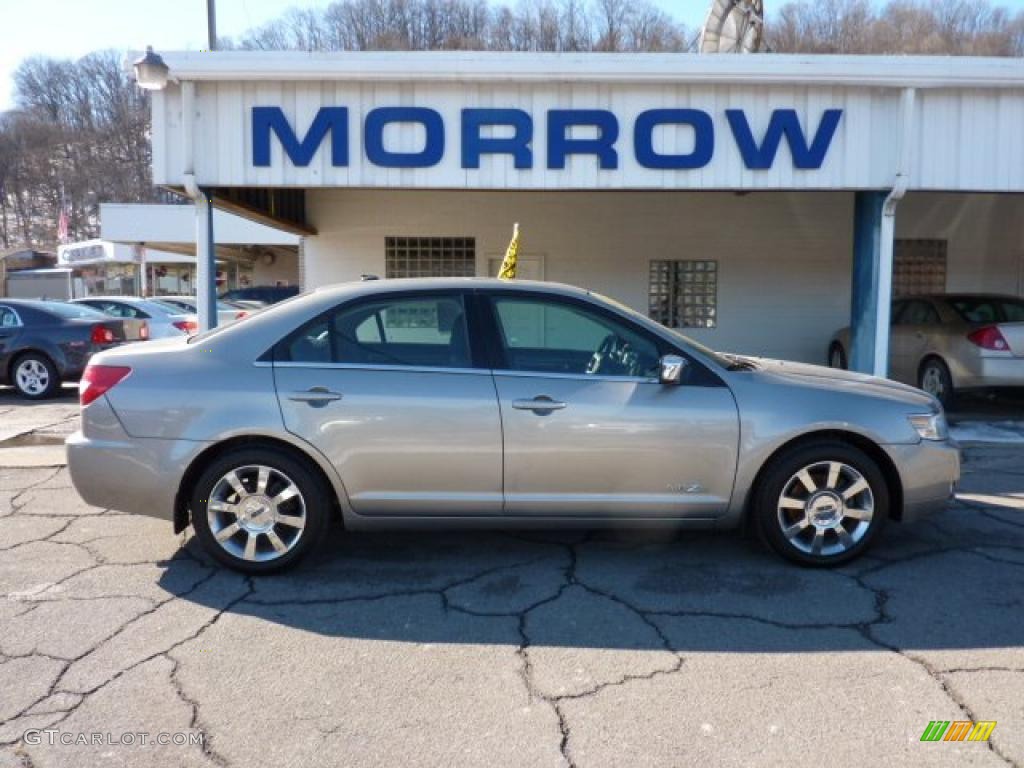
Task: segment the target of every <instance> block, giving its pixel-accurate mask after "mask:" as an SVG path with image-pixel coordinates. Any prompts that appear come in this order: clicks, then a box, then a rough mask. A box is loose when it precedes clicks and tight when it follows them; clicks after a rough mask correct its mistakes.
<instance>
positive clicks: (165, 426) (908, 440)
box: [68, 279, 960, 573]
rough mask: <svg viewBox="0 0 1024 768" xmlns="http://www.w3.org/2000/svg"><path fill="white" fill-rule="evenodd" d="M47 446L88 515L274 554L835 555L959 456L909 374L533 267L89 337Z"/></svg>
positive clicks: (278, 560)
mask: <svg viewBox="0 0 1024 768" xmlns="http://www.w3.org/2000/svg"><path fill="white" fill-rule="evenodd" d="M83 382H84V383H83V385H82V388H81V399H82V431H81V432H78V433H76V434H75V435H73V436H72V437H71V438H70V439H69V440H68V461H69V466H70V469H71V475H72V478H73V480H74V483H75V486H76V487H77V489H78V491H79V492H80V493H81V494H82V496H83V497H84V499H85V500H86V501H87V502H88V503H90V504H93V505H96V506H100V507H109V508H114V509H119V510H124V511H126V512H134V513H138V514H143V515H153V516H156V517H160V518H165V519H167V520H169V521H172V523H173V527H174V530H175V531H181V530H182V529H184V528H185V527H186V526H188V525H189V524H191V525H192V526H193V528H194V529H195V533H196V536H197V537H198V539H199V540H200V541H201V542H202V544H203V545H204V546H205V547H206V548H208V550H209V551H210V552H211V553H212V554H213V555H214V556H215V557H216V558H218V559H219V560H220V561H221V562H223V563H225V564H227V565H228V566H231V567H233V568H236V569H238V570H241V571H246V572H250V573H260V572H267V571H272V570H277V569H280V568H283V567H286V566H290V565H292V564H294V563H296V562H297V561H299V560H300V559H301V558H302V557H303V556H304V555H306V554H307V553H308V552H309V551H310V550H311V549H312V548H313V547H314V546H315V545H316V544H317V542H318V541H319V540H320V539H321V538H322V535H323V533H324V531H325V529H326V528H327V526H328V524H329V523H330V522H331V521H332V520H334V519H340V521H341V523H342V524H343V525H344V526H345V527H346V528H347V529H350V530H356V529H370V528H399V527H404V528H408V527H413V526H420V527H454V526H474V527H482V526H503V527H521V526H557V527H565V526H586V527H594V526H615V527H622V526H628V525H642V526H653V525H662V526H672V527H677V528H738V527H741V526H744V527H749V528H751V529H754V530H757V531H758V532H759V533H760V534H761V536H762V537H763V538H764V540H765V541H766V542H767V543H768V544H769V545H770V546H771V547H772V548H773V549H774V550H775V551H777V552H778V553H779V554H781V555H782V556H784V557H786V558H789V559H790V560H793V561H795V562H798V563H802V564H806V565H819V566H820V565H836V564H839V563H842V562H845V561H847V560H849V559H851V558H853V557H855V556H857V555H859V554H860V553H862V552H863V551H864V550H865V549H867V548H868V547H869V546H870V545H871V543H872V542H873V541H874V540H876V539H877V537H878V536H879V534H880V533H881V531H882V528H883V526H884V525H885V524H886V523H887V522H888V521H892V520H895V521H901V522H908V521H911V520H913V519H914V518H916V517H918V516H919V515H921V514H924V513H926V512H928V511H930V510H933V509H936V508H939V507H942V506H943V505H944V504H945V503H946V501H947V499H948V498H949V496H950V494H951V493H952V491H953V488H954V486H955V484H956V482H957V481H958V479H959V472H960V461H959V452H958V450H957V447H956V445H955V444H954V443H952V442H951V441H950V440H949V438H948V436H947V433H946V423H945V418H944V415H943V411H942V408H941V406H940V405H939V404H938V402H937V401H936V400H935V398H933V397H931V396H930V395H927V394H925V393H923V392H920V391H919V390H916V389H912V388H910V387H907V386H904V385H902V384H897V383H894V382H891V381H887V380H883V379H876V378H871V377H868V376H863V375H859V374H853V373H847V372H843V371H833V370H830V369H827V368H823V367H818V366H812V365H803V364H797V363H788V362H780V361H774V360H764V359H748V358H741V357H736V356H728V355H722V354H719V353H716V352H714V351H712V350H710V349H707V348H705V347H703V346H701V345H699V344H697V343H695V342H693V341H691V340H689V339H687V338H685V337H683V336H681V335H679V334H677V333H675V332H674V331H671V330H668V329H666V328H664V327H662V326H660V325H658V324H657V323H654V322H652V321H651V320H649V319H647V318H645V317H643V316H642V315H640V314H638V313H635V312H633V311H632V310H629V309H627V308H625V307H623V306H622V305H620V304H618V303H615V302H613V301H610V300H608V299H604V298H602V297H600V296H596V295H594V294H592V293H589V292H587V291H583V290H579V289H575V288H571V287H568V286H560V285H555V284H550V283H531V282H525V281H497V280H472V279H436V280H435V279H429V280H428V279H421V280H380V281H366V282H359V283H350V284H345V285H338V286H334V287H330V288H325V289H321V290H318V291H315V292H312V293H308V294H305V295H303V296H300V297H298V298H294V299H290V300H288V301H285V302H282V303H280V304H277V305H275V306H273V307H270V308H268V309H266V310H264V311H263V312H260V313H258V314H256V315H254V316H253V317H252V318H251V319H249V320H246V321H245V322H244V323H237V324H233V325H231V326H228V327H225V328H222V329H216V330H214V331H210V332H208V333H205V334H200V335H198V336H194V337H192V338H191V339H189V340H188V341H185V340H181V341H161V342H150V343H149V344H144V345H139V346H138V347H126V348H123V349H117V350H111V351H109V352H104V353H102V354H100V355H98V356H97V357H95V358H94V359H93V362H92V363H91V364H90V366H89V370H88V371H87V372H86V375H85V377H84V379H83Z"/></svg>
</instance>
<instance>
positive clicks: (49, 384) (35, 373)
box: [11, 352, 60, 400]
mask: <svg viewBox="0 0 1024 768" xmlns="http://www.w3.org/2000/svg"><path fill="white" fill-rule="evenodd" d="M11 383H13V384H14V388H15V389H16V390H18V394H20V395H21V396H22V397H27V398H29V399H30V400H43V399H45V398H48V397H53V396H54V395H55V394H56V393H57V390H58V389H60V372H59V371H58V370H57V366H56V365H54V364H53V361H52V360H50V358H48V357H47V356H46V355H43V354H40V353H38V352H28V353H26V354H24V355H21V356H20V357H19V358H18V359H17V360H15V361H14V365H12V366H11Z"/></svg>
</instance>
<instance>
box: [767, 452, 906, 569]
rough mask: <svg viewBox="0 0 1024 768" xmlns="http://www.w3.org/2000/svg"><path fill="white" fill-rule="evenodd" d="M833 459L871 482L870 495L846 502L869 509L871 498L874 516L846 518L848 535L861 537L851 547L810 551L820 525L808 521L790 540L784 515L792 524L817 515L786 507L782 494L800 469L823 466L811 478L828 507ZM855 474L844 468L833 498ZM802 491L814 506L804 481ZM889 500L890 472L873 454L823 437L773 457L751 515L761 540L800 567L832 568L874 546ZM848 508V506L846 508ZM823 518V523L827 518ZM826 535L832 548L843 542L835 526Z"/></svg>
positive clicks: (812, 498)
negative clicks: (863, 519)
mask: <svg viewBox="0 0 1024 768" xmlns="http://www.w3.org/2000/svg"><path fill="white" fill-rule="evenodd" d="M831 462H836V463H839V464H842V465H845V466H846V467H848V468H850V469H851V470H853V472H854V473H857V474H859V475H860V477H861V478H863V480H865V481H866V482H867V486H868V488H867V490H868V491H870V496H869V495H866V494H865V492H864V491H861V492H860V493H858V494H856V495H854V496H852V497H851V498H850V499H849V500H847V503H849V504H850V506H851V507H854V506H857V505H860V506H865V507H866V506H867V502H868V501H869V500H870V501H871V502H873V504H872V506H873V514H872V515H871V517H870V520H865V521H863V522H865V523H866V526H865V527H863V528H862V527H861V524H860V521H859V520H855V519H847V518H845V517H843V518H842V519H841V520H840V521H839V524H840V525H843V526H844V528H845V529H846V531H847V534H848V535H849V534H851V533H852V534H854V535H856V536H858V538H857V539H856V540H855V542H854V543H853V544H852V546H849V547H847V548H844V549H842V551H836V552H825V551H824V550H825V546H823V547H822V551H821V552H820V553H818V554H815V553H813V552H807V551H805V550H804V549H803V548H801V545H803V546H805V547H809V546H811V544H810V543H808V538H810V539H813V537H814V536H815V535H816V533H817V531H816V526H815V525H812V524H808V525H807V527H806V528H805V529H801V532H800V534H798V535H797V536H795V537H794V538H793V539H792V540H791V539H790V538H788V537H787V536H786V535H785V533H784V532H783V528H784V522H783V520H782V519H780V518H782V517H783V516H784V515H785V516H787V517H788V516H790V515H792V516H793V517H792V518H789V519H787V520H786V522H787V523H789V524H790V525H793V524H794V523H796V522H797V521H798V520H799V519H800V515H801V514H803V516H804V517H805V518H806V519H807V520H810V519H811V518H812V517H813V516H814V515H812V513H811V512H809V511H804V512H803V513H801V512H800V511H798V510H792V511H790V510H783V509H781V502H782V500H783V499H782V496H783V492H784V491H789V490H790V489H791V488H792V486H791V483H793V482H794V480H795V478H796V475H797V473H799V472H800V471H801V470H802V469H804V468H807V467H811V466H812V465H818V466H820V467H822V474H817V472H818V470H815V471H814V472H812V473H811V479H812V481H816V482H815V484H816V485H817V486H818V488H819V491H818V494H819V496H818V498H819V501H823V502H824V504H825V506H827V505H828V504H829V503H830V501H829V498H830V497H829V498H825V497H828V496H829V490H828V489H827V488H826V486H827V485H828V480H829V477H828V474H827V468H828V466H829V463H831ZM854 478H855V475H854V474H853V473H850V474H847V473H846V469H845V468H844V470H843V474H842V475H841V476H840V478H839V482H838V483H837V484H836V489H837V491H836V493H835V494H832V496H839V497H841V495H842V492H843V491H844V490H846V488H850V487H852V486H853V485H854V482H855V481H854ZM844 481H847V482H846V488H844V487H843V484H844ZM800 490H802V491H804V492H806V493H807V499H806V500H807V501H808V503H809V507H810V506H814V501H813V500H814V498H815V494H812V493H810V491H809V490H807V489H806V487H805V486H802V485H801V487H800ZM889 504H890V500H889V488H888V485H887V484H886V481H885V476H884V475H883V474H882V471H881V469H879V467H878V464H877V463H875V461H874V460H872V459H871V457H869V456H868V455H867V454H865V453H864V452H863V451H861V450H860V449H858V448H856V447H854V446H852V445H850V444H848V443H844V442H841V441H838V440H820V441H814V442H808V443H804V444H802V445H800V444H798V445H796V446H794V447H793V448H791V449H789V450H787V451H785V452H784V453H782V454H780V455H779V456H777V457H775V458H774V459H772V461H771V463H770V464H769V465H768V466H767V467H765V469H764V470H763V472H762V474H761V477H760V478H759V480H758V484H757V487H756V488H755V489H754V496H753V506H752V509H751V514H752V515H753V516H754V522H755V524H756V526H757V529H758V532H759V533H760V535H761V537H762V539H764V541H765V542H766V543H767V544H768V546H770V547H771V548H772V549H773V550H775V552H777V553H778V554H779V555H782V557H784V558H786V559H787V560H790V561H792V562H794V563H799V564H801V565H806V566H814V567H826V568H827V567H833V566H837V565H841V564H843V563H846V562H849V561H850V560H852V559H854V558H855V557H857V556H859V555H861V554H862V553H863V552H864V551H865V550H867V549H868V548H869V547H870V546H871V544H872V543H873V542H874V541H875V539H876V538H877V537H878V535H879V533H880V532H881V530H882V528H884V527H885V522H886V520H887V519H888V517H889ZM843 509H844V510H845V507H843ZM844 514H845V512H844ZM858 514H860V513H858ZM822 522H823V524H824V521H822ZM823 535H824V538H823V539H822V541H823V543H826V544H828V547H829V548H830V549H831V548H834V547H838V546H841V545H842V542H841V541H840V540H839V536H838V534H837V533H836V532H835V531H834V530H831V531H829V530H826V531H823ZM843 546H845V545H843Z"/></svg>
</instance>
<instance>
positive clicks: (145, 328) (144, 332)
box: [139, 323, 149, 341]
mask: <svg viewBox="0 0 1024 768" xmlns="http://www.w3.org/2000/svg"><path fill="white" fill-rule="evenodd" d="M139 338H140V339H142V340H143V341H145V340H146V339H148V338H149V323H143V324H142V327H141V328H139Z"/></svg>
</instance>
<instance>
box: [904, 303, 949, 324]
mask: <svg viewBox="0 0 1024 768" xmlns="http://www.w3.org/2000/svg"><path fill="white" fill-rule="evenodd" d="M939 323H940V320H939V313H938V312H936V311H935V307H933V306H932V305H931V303H930V302H927V301H922V300H920V299H915V300H913V301H908V302H907V304H906V307H904V309H903V312H902V313H901V315H900V322H899V324H900V325H938V324H939Z"/></svg>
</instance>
